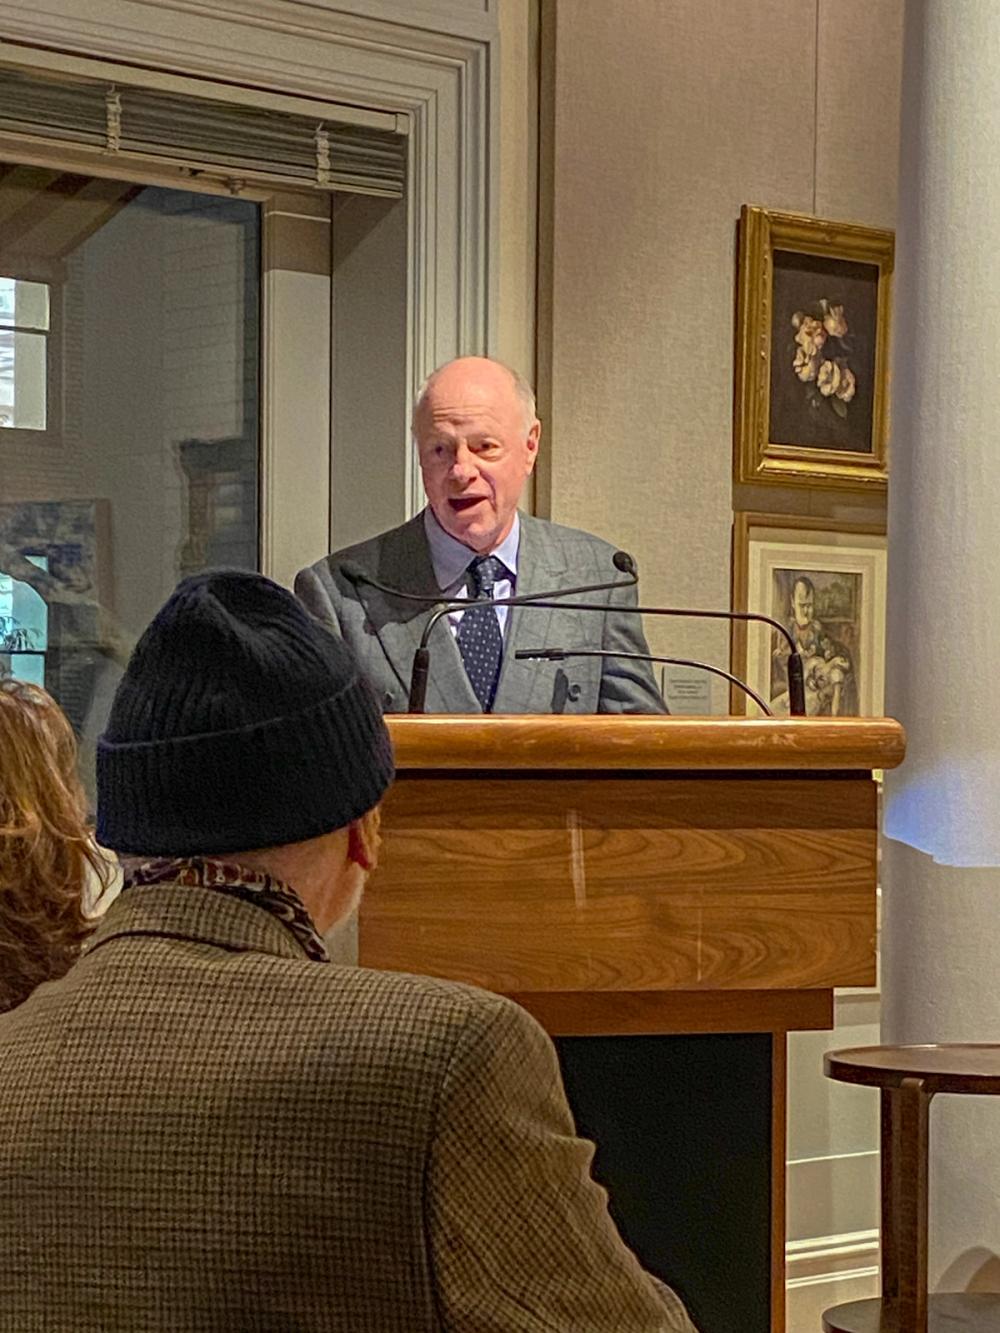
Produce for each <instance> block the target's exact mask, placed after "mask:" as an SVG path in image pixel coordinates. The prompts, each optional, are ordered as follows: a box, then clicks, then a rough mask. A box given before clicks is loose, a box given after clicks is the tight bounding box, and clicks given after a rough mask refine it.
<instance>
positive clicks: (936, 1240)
mask: <svg viewBox="0 0 1000 1333" xmlns="http://www.w3.org/2000/svg"><path fill="white" fill-rule="evenodd" d="M998 71H1000V3H997V0H908V3H907V7H906V45H905V54H904V73H903V114H902V125H901V133H902V156H901V164H900V166H901V170H900V222H899V231H898V251H897V269H896V273H897V286H896V309H895V320H896V330H897V334H896V341H895V358H894V380H893V389H892V411H893V430H892V459H891V481H890V487H889V489H890V514H889V547H890V553H889V607H890V610H889V629H888V662H889V672H888V689H887V709H888V711H889V712H891V713H893V714H894V715H895V716H897V717H899V718H900V719H901V720H902V721H903V723H904V724H905V726H906V728H907V732H908V735H909V754H908V758H907V760H906V763H905V765H904V766H903V768H902V769H900V770H899V771H898V772H896V773H893V774H891V775H889V776H888V778H887V782H886V820H885V827H886V834H887V837H886V840H885V843H884V851H885V912H884V926H883V944H882V949H883V998H884V1008H883V1039H884V1040H885V1041H891V1042H897V1041H906V1042H932V1041H995V1042H1000V688H998V674H1000V72H998ZM859 151H863V149H861V146H860V145H859ZM998 1255H1000V1098H991V1099H979V1100H976V1101H972V1100H970V1099H967V1098H941V1099H939V1100H938V1102H937V1103H935V1109H934V1111H933V1112H932V1119H931V1278H932V1286H937V1287H940V1288H954V1289H964V1288H968V1289H973V1290H974V1289H977V1288H979V1289H988V1290H997V1289H1000V1281H998V1277H1000V1258H998V1257H997V1256H998Z"/></svg>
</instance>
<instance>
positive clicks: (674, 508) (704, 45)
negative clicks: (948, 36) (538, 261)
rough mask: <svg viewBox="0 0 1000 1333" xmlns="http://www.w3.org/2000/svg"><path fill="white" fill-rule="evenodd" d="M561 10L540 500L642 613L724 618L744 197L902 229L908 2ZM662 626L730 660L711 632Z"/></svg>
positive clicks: (664, 636) (801, 502) (559, 1)
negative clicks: (638, 600)
mask: <svg viewBox="0 0 1000 1333" xmlns="http://www.w3.org/2000/svg"><path fill="white" fill-rule="evenodd" d="M545 18H546V35H547V37H549V38H551V37H552V36H554V60H553V53H552V51H551V50H549V51H548V53H547V58H548V60H549V61H550V62H551V63H550V65H549V68H548V70H547V72H546V74H545V75H543V88H542V103H543V114H544V113H545V112H546V110H547V113H548V128H549V131H550V133H549V134H548V135H546V136H545V138H544V142H543V173H544V174H546V175H548V176H549V179H550V185H551V198H550V199H549V201H548V204H549V207H550V209H551V218H550V219H549V225H548V226H546V219H545V216H544V209H543V235H542V239H541V248H542V278H543V283H542V292H541V295H542V319H543V322H542V337H541V344H542V345H541V346H540V349H539V350H540V365H541V369H542V372H543V377H544V374H545V371H546V368H547V363H548V362H549V360H550V361H551V382H550V384H549V385H546V384H544V383H543V384H542V386H541V388H542V399H543V402H544V401H546V400H547V398H548V393H547V390H550V392H551V409H550V415H549V420H548V422H547V423H546V424H547V426H548V460H547V467H548V472H547V475H546V476H543V478H542V481H541V484H540V487H539V496H540V508H541V510H542V512H547V513H549V514H550V516H551V517H552V518H554V519H557V520H558V521H560V522H564V523H569V524H572V525H575V526H580V527H583V528H588V529H590V530H592V531H596V532H599V533H601V534H603V535H605V536H607V537H608V538H609V539H610V540H612V541H615V542H618V543H621V544H622V545H624V546H626V547H628V549H630V550H632V551H634V552H635V554H636V556H637V558H638V560H639V563H640V567H641V569H642V573H643V582H642V589H643V594H644V600H647V601H652V602H661V603H662V602H673V603H675V604H676V603H682V604H684V603H686V604H688V605H703V606H727V605H728V604H729V578H730V572H729V570H730V522H731V512H732V494H731V480H730V478H731V472H730V469H731V448H732V443H731V442H732V385H733V370H732V366H733V362H732V340H733V313H734V266H735V244H736V221H737V218H738V217H739V211H740V205H741V204H743V203H755V204H763V205H767V206H769V207H773V208H782V209H792V210H797V211H802V212H808V213H812V212H815V213H817V214H819V215H825V216H831V217H836V218H843V219H851V220H855V221H858V222H862V223H869V224H873V225H883V226H885V225H888V226H892V225H893V223H894V220H895V212H896V175H897V169H896V155H897V151H898V100H899V72H900V55H901V25H902V0H808V2H807V0H798V2H797V3H794V4H791V3H789V2H788V0H741V2H739V3H738V2H737V0H613V2H612V3H595V0H556V4H555V5H554V6H552V7H551V8H550V9H549V11H548V12H547V13H546V15H545ZM545 59H546V56H544V55H543V71H545ZM544 124H545V122H544V120H543V127H544ZM546 306H549V310H548V311H547V310H546ZM549 340H550V341H549ZM760 489H761V488H757V490H758V492H759V491H760ZM748 498H751V499H752V502H753V503H754V504H757V505H758V506H759V507H765V506H766V503H767V502H766V499H765V500H764V502H763V503H762V502H761V500H760V499H759V498H758V497H741V503H742V504H743V505H744V506H746V504H747V500H748ZM792 503H793V506H794V507H796V508H802V507H813V508H814V507H815V504H816V500H815V497H810V496H809V495H808V494H803V495H799V496H798V497H797V498H796V499H794V500H793V502H792ZM820 512H822V510H821V511H820ZM842 512H843V516H847V512H846V510H845V511H842ZM649 630H650V639H651V642H652V644H653V645H654V650H656V649H658V650H659V651H667V650H670V651H681V652H683V653H685V654H687V653H689V654H691V655H693V656H695V657H699V658H707V659H709V660H712V661H714V662H716V663H719V664H723V665H724V664H725V663H726V661H727V658H728V646H727V635H726V632H725V631H724V630H722V629H720V628H718V627H716V626H711V625H697V624H694V623H691V622H687V623H680V622H677V621H673V622H664V621H661V622H659V623H657V624H651V625H650V626H649ZM715 706H716V708H717V709H719V710H722V709H724V707H725V701H724V696H723V691H722V689H721V688H719V689H718V690H717V692H716V695H715Z"/></svg>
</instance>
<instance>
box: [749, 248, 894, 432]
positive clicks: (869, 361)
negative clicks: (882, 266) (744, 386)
mask: <svg viewBox="0 0 1000 1333" xmlns="http://www.w3.org/2000/svg"><path fill="white" fill-rule="evenodd" d="M876 286H877V272H876V270H875V269H874V268H873V267H872V266H870V265H864V264H854V263H845V262H843V261H840V260H830V259H820V258H819V257H817V256H814V255H798V254H793V253H790V252H782V251H778V252H776V254H775V256H774V323H773V324H772V327H771V432H770V433H771V439H772V441H773V442H774V443H775V444H799V445H808V446H809V447H811V448H813V449H829V450H836V451H838V452H841V451H845V450H849V451H852V452H857V453H864V454H870V453H871V449H872V397H873V395H872V389H873V382H874V377H875V294H876Z"/></svg>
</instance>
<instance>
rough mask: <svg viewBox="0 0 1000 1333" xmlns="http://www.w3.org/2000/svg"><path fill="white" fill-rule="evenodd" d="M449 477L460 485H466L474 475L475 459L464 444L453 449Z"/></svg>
mask: <svg viewBox="0 0 1000 1333" xmlns="http://www.w3.org/2000/svg"><path fill="white" fill-rule="evenodd" d="M450 471H451V479H452V481H457V482H459V483H461V484H462V485H467V484H468V483H469V482H470V481H472V480H473V478H474V477H475V475H476V460H475V458H474V457H473V454H472V451H471V450H470V449H469V448H468V447H467V446H466V445H464V444H460V445H459V446H458V448H457V449H456V450H455V457H454V459H453V460H452V464H451V469H450Z"/></svg>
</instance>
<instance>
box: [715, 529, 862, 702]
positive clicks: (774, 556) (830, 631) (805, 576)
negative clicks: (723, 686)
mask: <svg viewBox="0 0 1000 1333" xmlns="http://www.w3.org/2000/svg"><path fill="white" fill-rule="evenodd" d="M885 589H886V539H885V536H884V534H883V532H882V531H881V530H880V529H879V528H878V527H875V526H873V525H869V524H863V523H845V524H841V525H839V526H838V527H837V528H836V529H832V528H831V524H830V520H829V519H817V518H805V517H801V516H798V515H793V514H737V515H736V520H735V523H734V526H733V608H734V610H736V611H757V612H760V613H762V614H764V615H769V616H771V617H772V618H773V619H774V620H777V621H780V622H781V623H782V624H784V625H787V626H788V628H789V630H791V632H792V635H793V637H794V639H795V642H796V644H797V645H798V649H799V652H800V653H801V654H802V661H803V666H804V668H805V683H806V712H807V713H808V714H810V715H812V716H827V717H879V716H881V714H882V708H883V704H882V698H883V682H884V676H885ZM788 651H789V650H788V645H787V643H786V641H785V639H784V638H783V637H782V636H781V635H780V634H778V633H777V631H776V630H773V629H770V628H769V627H768V626H767V625H736V626H734V631H733V651H732V660H733V668H732V670H733V674H734V675H737V676H739V677H740V678H741V679H743V680H745V681H747V683H748V684H749V685H751V686H752V687H753V688H754V689H755V690H756V691H757V693H758V694H760V695H761V696H762V698H764V699H766V700H767V701H768V702H769V704H770V706H771V708H772V710H773V711H774V713H775V714H776V715H780V714H787V713H788V689H787V669H788V668H787V661H788ZM745 704H746V696H745V695H743V694H742V692H735V691H734V693H733V697H732V707H733V711H734V712H745V711H746V707H745Z"/></svg>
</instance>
